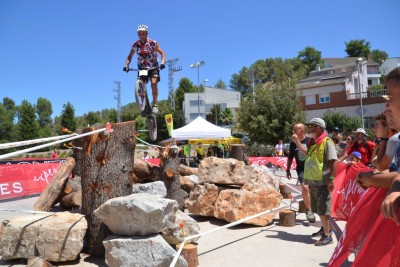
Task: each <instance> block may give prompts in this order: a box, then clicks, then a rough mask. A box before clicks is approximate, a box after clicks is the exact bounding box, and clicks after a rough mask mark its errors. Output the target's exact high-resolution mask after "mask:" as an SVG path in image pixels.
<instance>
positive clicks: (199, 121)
mask: <svg viewBox="0 0 400 267" xmlns="http://www.w3.org/2000/svg"><path fill="white" fill-rule="evenodd" d="M225 137H231V130H230V129H225V128H222V127H218V126H216V125H214V124H212V123H211V122H208V121H206V120H205V119H203V118H202V117H201V116H198V117H197V118H196V119H195V120H194V121H192V122H191V123H189V124H188V125H186V126H183V127H181V128H179V129H176V130H172V138H174V139H175V140H188V139H196V138H197V139H206V138H209V139H212V138H215V139H219V138H225Z"/></svg>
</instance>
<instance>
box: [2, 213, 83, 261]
mask: <svg viewBox="0 0 400 267" xmlns="http://www.w3.org/2000/svg"><path fill="white" fill-rule="evenodd" d="M1 228H2V230H1V232H2V233H3V234H2V236H1V239H0V248H1V255H2V258H3V259H4V260H8V259H19V258H25V259H29V258H34V257H41V258H43V259H44V260H47V261H52V262H60V261H69V260H75V259H76V258H77V256H78V255H79V252H80V251H81V250H82V247H83V238H84V236H85V234H86V229H87V222H86V219H85V217H84V216H83V215H82V214H77V213H69V212H62V213H55V214H33V215H26V216H21V217H15V218H12V219H10V220H6V221H3V223H2V226H1Z"/></svg>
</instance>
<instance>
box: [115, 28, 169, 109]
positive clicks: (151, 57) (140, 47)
mask: <svg viewBox="0 0 400 267" xmlns="http://www.w3.org/2000/svg"><path fill="white" fill-rule="evenodd" d="M148 29H149V27H147V26H146V25H144V24H140V25H139V26H138V27H137V33H138V36H139V40H137V41H136V42H134V43H133V44H132V49H131V52H130V53H129V55H128V58H127V59H126V64H125V67H124V68H123V70H124V71H126V72H128V71H129V64H130V63H131V60H132V56H133V55H134V54H135V52H136V54H137V55H138V69H139V70H148V71H149V72H148V75H149V77H150V81H151V91H152V94H153V105H152V106H153V108H152V111H153V113H154V114H157V113H158V107H157V98H158V87H157V83H158V82H159V81H160V71H159V69H161V70H162V69H164V68H165V53H164V51H163V50H162V49H161V47H160V45H159V44H158V43H157V42H156V41H155V40H152V39H150V38H147V34H148ZM157 53H160V54H161V64H160V65H158V54H157Z"/></svg>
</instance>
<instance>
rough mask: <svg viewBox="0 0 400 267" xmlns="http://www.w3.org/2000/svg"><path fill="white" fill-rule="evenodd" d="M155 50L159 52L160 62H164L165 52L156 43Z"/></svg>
mask: <svg viewBox="0 0 400 267" xmlns="http://www.w3.org/2000/svg"><path fill="white" fill-rule="evenodd" d="M156 49H157V52H158V53H160V54H161V64H165V52H164V50H162V49H161V47H160V45H159V44H158V43H157V46H156Z"/></svg>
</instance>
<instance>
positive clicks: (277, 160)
mask: <svg viewBox="0 0 400 267" xmlns="http://www.w3.org/2000/svg"><path fill="white" fill-rule="evenodd" d="M287 160H288V158H287V157H249V161H250V163H251V164H253V163H257V164H258V165H268V163H271V164H272V165H275V166H279V167H281V168H282V169H283V170H285V171H286V168H287ZM290 169H291V170H294V169H296V160H295V159H293V162H292V166H291V167H290Z"/></svg>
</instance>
